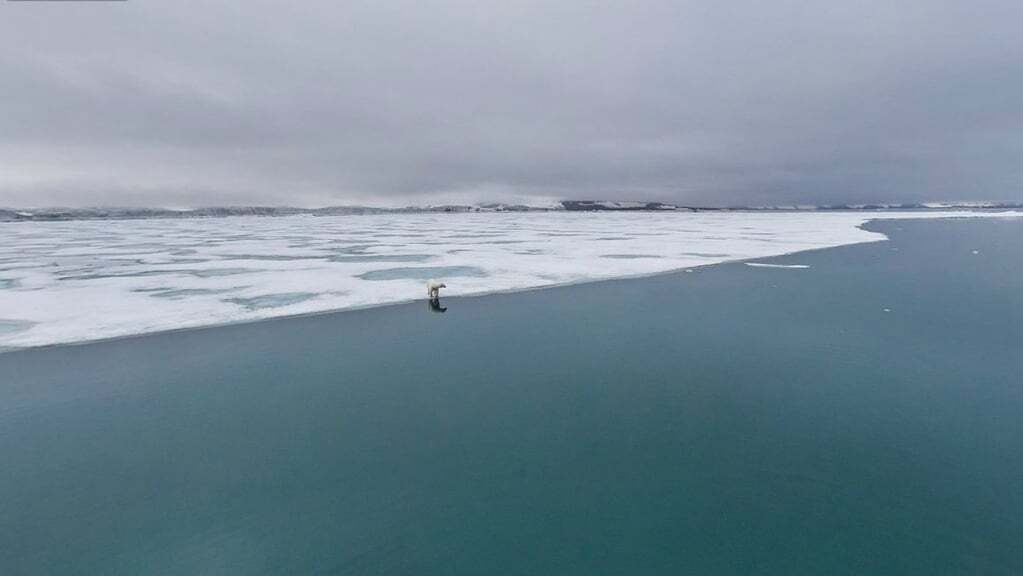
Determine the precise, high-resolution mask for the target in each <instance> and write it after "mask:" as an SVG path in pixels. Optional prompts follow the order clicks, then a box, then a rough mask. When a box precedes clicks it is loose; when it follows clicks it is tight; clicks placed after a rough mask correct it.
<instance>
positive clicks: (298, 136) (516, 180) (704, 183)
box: [0, 0, 1023, 207]
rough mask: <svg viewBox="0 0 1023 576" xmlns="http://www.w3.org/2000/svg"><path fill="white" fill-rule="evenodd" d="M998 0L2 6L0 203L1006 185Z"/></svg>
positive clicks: (1007, 67)
mask: <svg viewBox="0 0 1023 576" xmlns="http://www.w3.org/2000/svg"><path fill="white" fill-rule="evenodd" d="M1021 23H1023V2H1021V1H1020V0H970V1H961V2H947V1H942V0H911V1H898V0H877V1H855V0H842V1H837V0H836V1H831V2H828V1H823V0H812V1H803V2H795V1H787V0H774V1H771V2H765V1H738V0H736V1H730V2H724V1H721V0H696V1H674V2H668V1H664V2H661V1H649V2H648V1H639V0H630V1H621V2H583V1H577V0H557V1H555V0H551V1H548V2H517V1H513V0H509V1H500V2H484V1H478V0H476V1H464V2H459V1H448V0H443V1H436V2H432V1H427V0H416V1H407V2H406V1H400V2H399V1H387V0H370V1H366V2H345V1H338V0H303V1H300V2H282V1H280V0H273V1H263V0H238V1H234V2H228V1H213V0H204V1H202V2H199V1H195V2H191V1H184V2H180V1H178V2H169V1H157V0H128V1H127V2H3V3H0V205H6V206H47V205H150V206H171V207H184V206H194V205H222V204H287V205H296V206H320V205H329V204H354V203H363V204H379V205H396V204H397V205H401V204H409V203H415V204H425V203H431V202H452V201H462V202H471V201H487V200H500V201H508V200H523V199H525V200H527V201H537V202H538V201H543V200H545V199H552V198H576V199H586V198H597V199H643V200H667V201H676V202H684V203H693V204H708V205H714V204H717V205H727V204H743V203H745V204H783V203H828V202H876V201H917V200H960V199H988V200H1023V31H1021V26H1023V24H1021Z"/></svg>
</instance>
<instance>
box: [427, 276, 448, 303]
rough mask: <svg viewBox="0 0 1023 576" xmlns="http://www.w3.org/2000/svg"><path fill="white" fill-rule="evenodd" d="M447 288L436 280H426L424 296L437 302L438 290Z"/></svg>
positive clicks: (438, 297)
mask: <svg viewBox="0 0 1023 576" xmlns="http://www.w3.org/2000/svg"><path fill="white" fill-rule="evenodd" d="M447 287H448V286H447V284H444V283H443V282H438V281H436V280H427V281H426V296H427V297H428V298H429V299H430V300H439V299H440V289H441V288H447Z"/></svg>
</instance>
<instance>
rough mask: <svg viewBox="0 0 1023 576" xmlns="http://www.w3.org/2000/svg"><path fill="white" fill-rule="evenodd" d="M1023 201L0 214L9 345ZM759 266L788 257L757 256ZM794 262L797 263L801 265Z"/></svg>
mask: <svg viewBox="0 0 1023 576" xmlns="http://www.w3.org/2000/svg"><path fill="white" fill-rule="evenodd" d="M1018 215H1019V214H1017V213H1001V214H991V213H972V212H959V213H950V212H946V213H933V212H928V213H862V212H829V213H819V212H818V213H799V212H792V213H763V212H721V213H679V212H657V213H609V212H589V213H579V212H574V213H573V212H551V213H483V214H436V213H430V214H384V215H361V216H330V217H316V216H307V215H303V216H289V217H273V218H267V217H256V216H252V217H232V218H195V219H181V220H170V219H168V220H163V219H153V220H107V221H86V220H82V221H65V222H15V223H6V224H0V273H2V275H0V348H9V347H26V346H38V345H46V344H56V343H68V342H79V341H85V340H93V339H99V338H110V337H116V336H125V335H130V334H139V333H144V332H153V331H159V330H168V329H175V328H185V327H195V326H203V325H210V324H220V323H227V322H238V321H246V320H255V319H259V318H269V317H272V316H283V315H291V314H304V313H312V312H322V311H327V310H336V309H345V308H355V307H365V306H374V305H381V304H387V303H393V302H401V301H407V300H413V299H417V298H421V297H422V293H423V282H424V280H425V279H428V278H435V279H436V280H437V281H439V282H444V283H446V284H447V286H448V288H447V289H446V291H445V294H446V295H449V296H457V295H468V294H482V293H487V292H495V291H507V290H523V289H530V288H539V287H544V286H552V285H559V284H570V283H576V282H587V281H594V280H601V279H607V278H618V277H627V276H642V275H649V274H657V273H663V272H668V271H672V270H687V271H688V270H691V269H692V268H694V267H697V266H705V265H709V264H715V263H719V262H724V261H734V260H751V259H760V258H765V257H770V256H778V255H782V254H788V253H792V252H799V251H801V250H811V249H818V248H827V247H831V246H839V245H843V244H854V243H858V242H873V241H878V240H884V239H885V237H884V235H882V234H878V233H875V232H869V231H866V230H863V229H862V228H860V225H862V224H863V223H864V222H866V221H867V220H871V219H879V218H934V217H948V216H1018ZM750 265H752V266H761V267H777V266H785V265H776V264H764V263H757V262H751V263H750ZM796 266H798V265H788V267H796Z"/></svg>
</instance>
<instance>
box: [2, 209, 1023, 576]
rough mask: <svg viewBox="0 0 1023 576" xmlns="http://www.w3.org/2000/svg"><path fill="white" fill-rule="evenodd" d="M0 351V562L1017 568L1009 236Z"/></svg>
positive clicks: (968, 232) (1022, 414) (1015, 238)
mask: <svg viewBox="0 0 1023 576" xmlns="http://www.w3.org/2000/svg"><path fill="white" fill-rule="evenodd" d="M869 228H870V229H872V230H878V231H882V232H885V233H887V234H889V235H890V236H891V238H892V240H891V241H890V242H882V243H875V244H866V245H858V246H850V247H844V248H836V249H829V250H823V251H818V252H812V253H803V254H795V255H791V256H785V257H781V258H774V259H770V260H764V262H768V263H774V264H801V265H808V266H809V268H805V269H784V268H759V267H758V268H754V267H749V266H745V265H743V264H727V265H721V266H716V267H710V268H703V269H697V270H694V271H693V272H691V273H684V272H683V273H678V274H672V275H666V276H660V277H655V278H646V279H639V280H623V281H613V282H604V283H599V284H589V285H581V286H572V287H567V288H558V289H550V290H543V291H538V292H529V293H518V294H506V295H494V296H486V297H481V298H465V299H455V298H452V299H448V300H446V301H445V305H446V306H448V310H447V312H446V313H443V314H438V313H433V312H431V310H429V309H428V307H427V305H426V303H425V302H423V303H417V304H414V305H401V306H393V307H387V308H381V309H373V310H362V311H353V312H345V313H340V314H333V315H325V316H317V317H306V318H293V319H284V320H274V321H267V322H261V323H254V324H247V325H236V326H229V327H222V328H213V329H205V330H195V331H185V332H177V333H166V334H158V335H153V336H146V337H139V338H132V339H126V340H120V341H111V342H102V343H96V344H88V345H82V346H71V347H63V348H49V349H36V350H28V351H19V352H10V353H6V354H0V455H2V464H0V574H4V575H20V574H103V575H116V574H133V575H134V574H183V575H184V574H187V575H194V574H419V575H422V574H522V575H537V574H558V575H562V574H585V575H592V574H785V575H791V574H1019V573H1023V258H1021V253H1023V222H1021V221H1019V220H1009V221H993V220H984V221H963V220H943V221H889V222H884V223H875V224H871V225H869Z"/></svg>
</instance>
